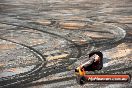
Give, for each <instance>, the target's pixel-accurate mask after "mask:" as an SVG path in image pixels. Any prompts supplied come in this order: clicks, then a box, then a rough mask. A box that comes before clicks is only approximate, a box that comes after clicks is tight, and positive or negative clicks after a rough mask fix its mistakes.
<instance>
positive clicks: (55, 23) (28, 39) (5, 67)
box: [0, 0, 132, 88]
mask: <svg viewBox="0 0 132 88" xmlns="http://www.w3.org/2000/svg"><path fill="white" fill-rule="evenodd" d="M131 7H132V2H131V0H122V1H120V0H100V1H97V0H71V1H70V0H56V1H54V0H28V1H26V0H2V1H0V11H1V12H0V52H1V55H0V57H1V58H0V61H1V63H0V73H1V74H0V77H1V78H0V87H1V88H18V86H19V87H22V88H26V87H29V88H55V87H56V88H85V87H86V88H87V87H91V88H95V87H97V88H113V87H116V88H131V87H132V84H131V83H125V84H120V83H118V84H96V83H94V84H92V83H91V84H85V85H83V86H80V85H78V84H77V83H76V81H75V76H74V69H73V68H74V67H76V66H78V65H77V64H79V63H80V62H81V61H83V60H85V59H87V57H88V53H89V52H91V51H92V50H100V51H102V52H103V54H104V68H103V69H102V70H101V71H99V72H100V73H101V74H102V73H112V74H117V73H118V74H123V73H125V74H128V73H129V74H132V64H131V62H132V60H131V51H132V46H131V42H132V41H131V34H132V31H131V28H132V26H131V24H132V8H131ZM56 51H57V52H58V51H59V52H61V53H62V54H64V52H67V53H68V57H65V58H63V59H62V58H61V59H53V60H50V59H47V57H49V56H53V54H48V55H47V53H49V52H50V53H51V52H56ZM12 52H14V54H13V53H12ZM15 52H16V53H15ZM24 52H26V54H25V53H24ZM28 55H29V56H28ZM57 55H58V54H57ZM18 56H19V57H18ZM71 58H76V59H71ZM20 63H21V64H20ZM76 63H77V64H76ZM27 66H33V68H30V69H28V70H27ZM18 67H20V69H19V70H22V69H21V67H22V68H24V69H26V70H25V71H21V72H20V71H19V72H18V73H17V71H18V70H17V68H18ZM7 73H8V74H7ZM3 74H4V75H3ZM5 74H6V75H5ZM9 74H10V75H9ZM11 74H12V75H11Z"/></svg>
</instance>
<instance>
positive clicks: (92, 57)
mask: <svg viewBox="0 0 132 88" xmlns="http://www.w3.org/2000/svg"><path fill="white" fill-rule="evenodd" d="M102 67H103V54H102V52H101V51H93V52H91V53H90V54H89V57H88V60H87V61H85V62H84V63H82V64H80V65H79V66H78V67H76V68H75V75H76V81H77V83H78V84H80V85H82V84H85V82H86V80H87V79H86V78H85V76H88V74H86V73H88V72H89V71H93V72H94V71H99V70H101V69H102Z"/></svg>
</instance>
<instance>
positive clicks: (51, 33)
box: [2, 22, 113, 81]
mask: <svg viewBox="0 0 132 88" xmlns="http://www.w3.org/2000/svg"><path fill="white" fill-rule="evenodd" d="M2 23H3V22H2ZM3 24H8V25H13V26H20V27H24V28H31V29H34V28H32V27H25V26H22V25H16V24H10V23H5V22H4V23H3ZM34 30H38V29H36V28H35V29H34ZM39 31H41V32H45V33H48V34H51V35H54V36H58V37H62V36H60V35H56V34H54V33H50V32H47V31H44V30H39ZM62 38H64V39H66V38H65V37H62ZM66 40H67V41H69V40H68V39H66ZM112 41H113V40H112ZM70 42H72V41H71V40H70ZM73 43H74V42H73ZM92 43H96V44H100V42H98V43H97V42H92ZM103 43H106V44H107V43H109V42H106V41H105V42H104V41H103ZM74 44H75V43H74ZM101 44H102V43H101ZM75 45H76V44H75ZM60 67H61V66H60ZM51 69H52V68H51ZM62 69H63V68H62ZM56 70H57V69H55V72H56ZM58 70H60V68H59V69H58ZM46 73H47V72H46ZM50 73H51V72H50ZM53 73H54V72H53ZM47 76H48V75H47ZM40 78H41V77H40ZM37 79H38V78H37ZM56 81H58V80H56Z"/></svg>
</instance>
